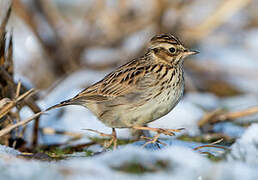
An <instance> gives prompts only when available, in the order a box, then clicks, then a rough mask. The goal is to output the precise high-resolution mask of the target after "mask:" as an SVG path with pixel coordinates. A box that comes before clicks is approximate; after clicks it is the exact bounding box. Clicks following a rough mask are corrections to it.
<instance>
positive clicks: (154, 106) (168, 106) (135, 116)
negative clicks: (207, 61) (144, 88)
mask: <svg viewBox="0 0 258 180" xmlns="http://www.w3.org/2000/svg"><path fill="white" fill-rule="evenodd" d="M183 90H184V89H183V85H182V88H180V89H178V90H177V91H175V90H173V89H168V90H167V91H164V92H163V93H162V94H160V95H159V96H158V97H157V98H155V99H152V100H150V101H148V102H147V103H145V104H144V105H142V106H140V107H135V108H133V109H127V110H124V111H120V112H117V114H116V115H117V116H116V117H115V119H117V121H116V122H117V123H113V124H112V125H111V124H106V123H105V122H104V123H105V124H106V125H108V126H111V127H117V128H123V127H132V126H142V125H145V124H147V123H150V122H152V121H154V120H156V119H159V118H160V117H162V116H164V115H166V114H168V113H169V112H170V111H171V110H172V109H173V108H174V107H175V106H176V105H177V103H178V102H179V101H180V99H181V97H182V95H183ZM168 91H171V92H170V95H169V96H168Z"/></svg>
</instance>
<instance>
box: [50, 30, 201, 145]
mask: <svg viewBox="0 0 258 180" xmlns="http://www.w3.org/2000/svg"><path fill="white" fill-rule="evenodd" d="M197 53H199V52H198V51H196V50H190V49H188V48H186V47H185V46H184V45H183V44H182V43H181V41H180V40H179V39H178V38H177V37H175V36H174V35H172V34H171V33H166V34H159V35H155V36H154V37H152V38H151V40H150V41H149V43H148V45H147V50H146V52H145V54H144V55H143V56H141V57H139V58H135V59H133V60H131V61H129V62H127V63H125V64H124V65H122V66H120V67H118V68H117V69H115V70H114V71H112V72H111V73H109V74H108V75H106V76H105V77H104V78H103V79H102V80H100V81H99V82H97V83H95V84H93V85H91V86H89V87H87V88H86V89H84V90H82V91H81V92H80V93H79V94H77V95H76V96H75V97H73V98H71V99H68V100H65V101H63V102H61V103H59V104H57V105H54V106H52V107H50V108H48V109H47V110H46V111H49V110H51V109H54V108H58V107H63V106H67V105H81V106H84V107H86V108H88V109H89V110H90V111H91V112H92V113H93V114H94V115H95V116H96V117H97V118H98V119H99V120H100V121H101V122H102V123H104V124H105V125H106V126H108V127H111V128H112V133H111V134H105V133H101V132H99V131H97V130H92V129H86V130H89V131H93V132H96V133H98V134H100V135H101V136H109V137H110V138H111V139H110V141H109V143H108V145H107V147H110V146H111V145H112V144H113V147H114V149H116V147H117V136H116V130H115V129H116V128H132V129H136V130H148V131H154V132H156V133H157V134H156V135H155V136H154V137H153V139H152V140H151V141H149V142H147V143H146V144H148V143H154V142H157V141H158V137H159V136H160V134H165V135H169V136H172V135H175V132H179V131H181V130H182V129H164V128H163V129H162V128H151V127H147V126H146V125H147V124H148V123H150V122H152V121H155V120H157V119H159V118H161V117H162V116H164V115H166V114H168V113H169V112H170V111H171V110H172V109H173V108H174V107H175V106H176V105H177V104H178V102H179V101H180V99H181V98H182V96H183V92H184V71H183V63H184V59H185V58H186V57H188V56H190V55H195V54H197Z"/></svg>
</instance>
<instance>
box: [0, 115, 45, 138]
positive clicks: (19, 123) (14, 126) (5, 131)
mask: <svg viewBox="0 0 258 180" xmlns="http://www.w3.org/2000/svg"><path fill="white" fill-rule="evenodd" d="M43 113H44V111H42V112H39V113H37V114H34V115H33V116H32V117H30V118H28V119H25V120H23V121H20V122H18V123H16V124H13V125H11V126H8V127H5V128H4V129H2V130H1V131H0V137H1V136H4V135H6V134H8V133H10V132H11V131H12V130H13V129H15V128H17V127H20V126H24V125H26V124H28V123H29V122H30V121H32V120H33V119H35V118H37V117H38V116H40V115H41V114H43Z"/></svg>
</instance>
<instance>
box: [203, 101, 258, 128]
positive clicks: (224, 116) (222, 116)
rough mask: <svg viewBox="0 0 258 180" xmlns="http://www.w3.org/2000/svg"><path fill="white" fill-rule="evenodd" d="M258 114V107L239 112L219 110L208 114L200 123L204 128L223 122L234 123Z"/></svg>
mask: <svg viewBox="0 0 258 180" xmlns="http://www.w3.org/2000/svg"><path fill="white" fill-rule="evenodd" d="M257 113H258V107H257V106H255V107H251V108H247V109H244V110H240V111H237V112H225V111H224V110H221V109H217V110H215V111H213V112H208V113H207V114H206V115H204V117H203V118H202V119H201V120H200V121H199V122H198V125H199V127H203V126H204V125H205V124H214V123H218V122H222V121H227V120H228V121H233V120H235V119H238V118H241V117H245V116H250V115H253V114H257Z"/></svg>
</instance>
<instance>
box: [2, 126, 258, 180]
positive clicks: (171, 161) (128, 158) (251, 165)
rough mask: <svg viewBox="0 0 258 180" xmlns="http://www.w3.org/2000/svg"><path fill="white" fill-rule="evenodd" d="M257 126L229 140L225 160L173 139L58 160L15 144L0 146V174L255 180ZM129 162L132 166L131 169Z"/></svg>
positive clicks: (256, 174) (6, 176)
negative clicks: (155, 146)
mask: <svg viewBox="0 0 258 180" xmlns="http://www.w3.org/2000/svg"><path fill="white" fill-rule="evenodd" d="M257 131H258V124H253V125H252V126H250V127H249V128H248V129H247V131H246V132H245V133H244V134H243V136H242V137H241V138H240V139H239V140H238V141H237V142H236V143H235V144H233V145H232V150H231V151H230V152H229V153H228V154H227V155H226V156H227V158H226V160H223V161H220V162H217V163H216V162H212V161H210V160H208V159H207V158H205V157H204V156H203V155H201V154H200V153H198V152H195V151H193V150H192V149H191V148H187V147H183V146H177V145H173V146H169V147H167V148H163V149H162V150H158V151H153V150H146V149H143V148H141V147H139V146H135V145H127V146H124V147H122V148H120V149H118V150H116V151H110V152H106V153H103V154H100V155H95V156H92V157H71V158H68V159H66V160H62V161H58V162H42V161H36V160H25V159H23V158H21V156H19V152H17V151H16V150H12V149H10V148H7V147H4V146H0V177H1V179H17V177H19V179H56V180H57V179H87V178H89V179H149V180H154V179H168V178H170V179H177V180H181V179H182V180H191V179H192V180H196V179H197V180H199V179H210V180H213V179H214V180H215V179H216V180H228V179H235V180H242V179H245V180H249V179H250V180H254V179H256V178H257V177H258V171H257V168H258V156H257V154H258V146H257V144H258V136H257ZM17 157H18V158H17ZM114 159H115V161H114ZM132 166H133V167H134V168H135V167H136V169H134V170H132ZM137 168H138V169H137ZM139 170H140V171H139Z"/></svg>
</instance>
